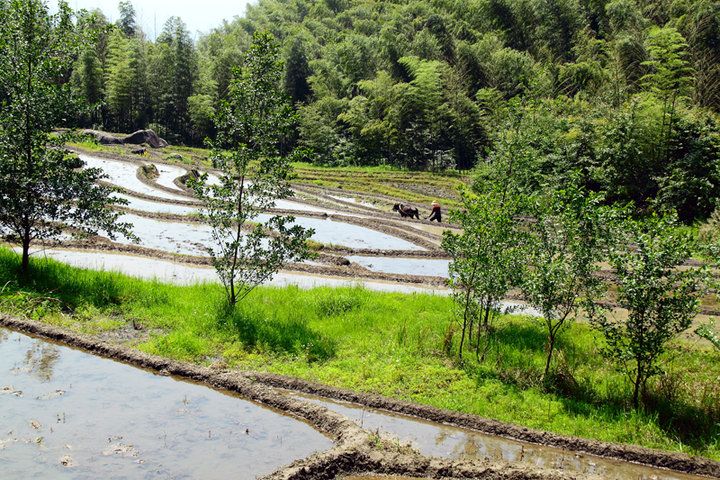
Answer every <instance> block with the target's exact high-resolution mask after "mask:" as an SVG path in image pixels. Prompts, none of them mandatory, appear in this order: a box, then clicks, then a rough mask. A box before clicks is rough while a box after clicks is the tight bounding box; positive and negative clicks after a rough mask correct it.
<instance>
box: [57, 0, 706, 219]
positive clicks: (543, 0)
mask: <svg viewBox="0 0 720 480" xmlns="http://www.w3.org/2000/svg"><path fill="white" fill-rule="evenodd" d="M120 13H121V15H120V20H119V21H118V22H117V23H116V24H110V23H109V22H108V21H107V19H106V18H105V17H104V15H103V14H102V13H101V12H98V11H95V12H80V14H79V17H78V25H79V28H80V29H81V30H82V32H83V33H84V35H86V38H87V39H88V41H87V42H86V43H85V44H86V46H87V48H86V49H85V50H84V51H83V52H82V54H81V55H80V57H79V58H78V59H77V61H76V64H75V68H74V71H73V74H72V78H71V82H72V84H73V88H74V91H75V92H76V96H77V97H78V98H79V99H81V100H82V101H80V102H79V104H83V103H85V104H89V105H92V108H89V109H88V108H83V109H79V110H78V112H77V114H76V115H75V118H74V120H73V124H74V126H82V127H86V126H94V127H98V128H104V129H108V130H115V131H130V130H133V129H136V128H144V127H148V126H149V127H151V128H153V129H155V130H156V131H157V132H158V133H159V134H160V135H162V136H165V137H166V138H168V140H170V141H171V142H176V143H184V144H190V145H202V144H203V142H204V139H205V138H206V137H213V136H214V132H213V116H214V112H215V110H216V109H217V107H218V105H220V103H221V102H222V100H223V99H224V98H225V96H226V94H227V92H228V85H229V84H230V82H231V79H232V78H233V71H234V69H235V68H236V67H237V65H239V64H240V63H241V61H242V58H243V54H244V52H245V51H246V49H247V48H248V46H249V44H250V41H251V38H252V34H253V33H254V32H255V31H257V30H267V31H270V32H271V33H272V34H273V35H274V36H275V38H276V39H277V40H278V41H279V42H280V44H281V47H282V57H283V60H284V65H285V75H284V87H285V89H286V91H287V93H288V94H289V95H290V97H291V98H292V100H293V102H294V106H295V109H296V111H297V114H298V122H297V125H296V127H295V128H294V129H293V132H292V133H291V134H290V135H289V138H287V139H285V140H284V141H283V149H284V151H285V152H286V153H289V152H293V153H294V155H296V156H297V158H299V159H302V160H305V161H309V162H313V163H317V164H324V165H383V164H385V165H391V166H395V167H402V168H409V169H429V170H442V169H448V168H457V169H470V168H477V169H478V170H479V175H478V176H477V183H476V185H477V187H478V188H479V189H481V190H482V185H483V184H484V183H485V182H487V181H490V180H492V179H493V178H497V177H500V178H504V177H505V176H506V175H507V167H508V164H507V162H508V161H510V160H512V162H511V163H512V172H513V175H512V178H509V179H508V180H509V181H511V183H512V186H513V187H514V188H516V189H517V190H518V191H519V192H525V193H532V192H534V191H537V189H539V188H542V187H543V186H547V185H553V184H557V183H558V182H560V183H562V182H563V181H566V180H567V178H568V175H569V174H570V172H572V175H573V176H575V177H577V176H579V177H580V178H581V181H582V182H583V183H584V184H585V186H586V187H587V188H590V189H592V190H596V191H603V192H605V193H606V194H607V197H608V198H609V199H611V200H614V201H632V202H633V203H634V204H635V205H636V206H637V208H638V209H640V210H647V209H654V208H658V207H659V206H662V208H671V209H675V210H677V212H678V213H679V215H680V217H681V218H682V219H683V220H685V221H693V220H695V219H698V218H700V219H702V218H706V217H707V216H709V215H710V214H711V213H712V211H713V210H714V208H715V205H716V201H717V199H718V197H720V172H719V171H718V164H719V163H720V134H719V131H720V129H719V128H718V112H720V2H718V1H711V0H661V1H648V0H610V1H605V0H423V1H393V0H384V1H378V0H260V1H259V2H258V3H257V4H254V5H252V6H250V7H249V8H248V11H247V14H246V15H245V16H244V17H242V18H237V19H236V20H234V21H232V22H229V23H224V24H223V25H221V26H219V27H218V28H216V29H215V30H213V31H212V32H210V33H208V34H206V35H204V36H201V37H200V38H199V39H198V40H197V41H193V39H192V37H191V35H190V34H189V32H188V31H187V28H186V27H185V25H184V23H183V22H182V20H181V19H179V18H176V17H173V18H171V19H170V20H168V22H167V23H166V24H165V26H164V28H163V31H162V33H161V34H160V35H159V36H158V38H157V39H156V40H155V41H150V40H148V39H147V38H146V36H145V35H144V34H143V32H142V31H141V30H140V29H139V27H138V26H137V22H136V21H135V14H134V10H133V7H132V5H131V4H130V3H128V2H121V3H120Z"/></svg>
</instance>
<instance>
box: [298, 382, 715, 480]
mask: <svg viewBox="0 0 720 480" xmlns="http://www.w3.org/2000/svg"><path fill="white" fill-rule="evenodd" d="M295 396H296V397H298V398H302V399H305V400H308V401H310V402H313V403H316V404H319V405H323V406H325V407H327V408H328V409H330V410H333V411H335V412H338V413H340V414H342V415H345V416H347V417H348V418H351V419H352V420H354V421H355V422H357V423H358V424H359V425H361V426H362V427H363V428H365V429H368V430H371V431H378V430H379V431H381V432H386V433H389V434H390V435H392V436H395V437H396V438H398V439H399V440H400V441H401V442H408V443H410V444H411V445H413V446H414V447H415V448H417V449H418V451H420V453H422V454H424V455H426V456H432V457H444V458H460V459H461V458H466V459H478V458H479V459H487V460H489V461H492V462H505V463H509V464H519V465H526V466H533V467H541V468H554V469H560V470H563V471H566V472H570V473H572V474H582V475H595V476H597V477H599V478H603V479H607V480H691V479H693V480H699V479H702V478H706V477H699V476H695V475H686V474H681V473H675V472H670V471H667V470H663V469H658V468H652V467H645V466H641V465H636V464H632V463H627V462H621V461H616V460H610V459H606V458H602V457H597V456H594V455H586V454H579V453H574V452H568V451H565V450H561V449H558V448H553V447H544V446H540V445H536V444H531V443H525V442H520V441H516V440H510V439H507V438H503V437H496V436H491V435H485V434H482V433H479V432H477V431H473V430H469V429H464V428H458V427H452V426H449V425H443V424H438V423H432V422H426V421H423V420H420V419H417V418H413V417H408V416H403V415H393V414H390V413H386V412H380V411H377V410H372V409H367V408H362V407H361V406H358V405H354V404H351V403H347V402H336V401H329V400H326V399H320V398H317V397H310V396H304V395H303V396H300V395H295ZM365 478H368V477H365ZM370 478H372V477H370Z"/></svg>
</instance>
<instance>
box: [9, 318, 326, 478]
mask: <svg viewBox="0 0 720 480" xmlns="http://www.w3.org/2000/svg"><path fill="white" fill-rule="evenodd" d="M0 372H2V374H1V375H0V379H1V380H0V383H2V385H0V424H2V427H3V430H2V431H1V432H0V471H2V477H3V478H8V479H10V478H17V479H20V478H53V479H62V478H67V479H70V478H72V479H84V478H87V479H95V478H174V479H184V478H188V479H189V478H203V479H221V478H243V479H250V478H255V477H257V476H258V475H266V474H269V473H272V472H273V471H274V470H276V469H278V468H280V467H282V466H283V465H285V464H287V463H290V462H292V461H294V460H297V459H300V458H304V457H306V456H308V455H310V454H312V453H314V452H317V451H321V450H325V449H328V448H329V447H330V446H331V445H332V443H331V441H330V439H328V438H326V437H325V436H323V435H322V434H320V433H319V432H317V431H315V430H314V429H313V428H311V427H310V426H309V425H307V424H305V423H303V422H301V421H298V420H296V419H293V418H290V417H288V416H285V415H282V414H280V413H278V412H276V411H273V410H270V409H267V408H264V407H261V406H259V405H257V404H254V403H252V402H249V401H247V400H243V399H241V398H239V397H237V396H234V395H230V394H225V393H221V392H218V391H216V390H212V389H209V388H206V387H203V386H201V385H196V384H192V383H187V382H184V381H179V380H176V379H174V378H171V377H166V376H160V375H156V374H153V373H150V372H148V371H144V370H140V369H137V368H134V367H131V366H128V365H124V364H121V363H117V362H114V361H111V360H106V359H102V358H99V357H95V356H93V355H90V354H88V353H84V352H81V351H78V350H73V349H70V348H68V347H63V346H59V345H56V344H53V343H49V342H47V341H44V340H39V339H35V338H31V337H28V336H26V335H22V334H19V333H16V332H13V331H8V330H0Z"/></svg>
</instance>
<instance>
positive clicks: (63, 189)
mask: <svg viewBox="0 0 720 480" xmlns="http://www.w3.org/2000/svg"><path fill="white" fill-rule="evenodd" d="M76 52H77V41H76V38H75V33H74V30H73V23H72V16H71V11H70V9H69V8H68V7H67V4H65V3H64V2H61V3H60V6H59V12H58V13H57V14H54V15H51V14H50V13H48V10H47V7H46V6H45V4H44V3H43V2H42V1H40V0H2V1H0V231H2V232H6V233H10V234H12V235H13V236H14V237H16V238H17V239H19V242H20V243H21V246H22V264H21V265H22V267H21V268H22V272H23V274H27V273H28V272H29V270H28V269H29V256H30V248H31V245H32V244H33V243H35V242H38V241H42V240H44V239H51V238H56V237H57V236H58V235H60V234H61V233H62V232H63V231H66V230H67V229H68V228H69V229H71V231H76V232H78V231H79V232H87V233H98V232H101V231H102V232H106V233H107V234H109V235H110V236H111V237H112V236H114V234H115V233H122V234H125V235H129V230H128V225H125V224H119V223H118V222H117V220H118V216H119V214H118V213H117V212H116V211H115V210H112V209H111V208H110V207H111V206H112V205H113V204H116V203H120V201H119V200H117V199H115V198H113V197H112V196H111V195H110V193H111V190H110V189H108V188H106V187H103V186H100V185H98V184H97V181H98V180H100V179H102V178H103V176H102V172H101V171H100V170H98V169H85V170H77V167H78V164H77V158H75V159H73V158H72V157H70V156H69V155H68V154H67V152H66V151H65V149H64V148H63V145H62V143H61V142H60V141H59V140H57V139H54V138H51V136H50V133H51V131H52V129H53V127H54V126H55V125H57V124H59V123H60V122H62V121H64V120H65V115H66V105H67V103H68V101H69V98H70V95H69V82H68V78H67V77H68V73H69V71H70V65H71V63H72V61H73V58H74V56H75V54H76Z"/></svg>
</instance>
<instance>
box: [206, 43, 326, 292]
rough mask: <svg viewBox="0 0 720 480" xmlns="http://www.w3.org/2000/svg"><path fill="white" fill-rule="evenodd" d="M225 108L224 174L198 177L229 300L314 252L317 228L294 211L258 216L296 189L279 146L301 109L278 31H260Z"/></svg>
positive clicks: (216, 154) (217, 149)
mask: <svg viewBox="0 0 720 480" xmlns="http://www.w3.org/2000/svg"><path fill="white" fill-rule="evenodd" d="M234 75H235V77H234V79H233V81H232V83H231V85H230V90H229V92H228V96H227V99H226V100H225V101H224V103H223V105H222V108H220V110H219V112H218V115H217V118H216V127H217V131H218V135H217V139H216V140H215V142H214V144H213V147H214V150H213V161H214V163H215V166H216V167H217V168H218V169H219V170H220V172H221V173H220V176H219V181H217V182H213V181H211V180H210V177H209V176H208V175H207V174H204V175H202V176H201V177H200V178H199V179H197V180H196V181H194V182H192V183H193V188H194V191H195V193H196V194H197V196H198V197H199V198H200V199H201V201H202V202H203V209H202V212H201V214H202V217H203V218H204V219H205V221H206V222H207V223H208V224H209V225H210V227H211V232H212V234H211V236H212V244H211V246H209V247H208V253H209V254H210V256H211V258H212V262H213V265H214V267H215V269H216V270H217V272H218V276H219V277H220V280H221V282H222V284H223V285H224V287H225V290H226V293H227V301H228V303H229V304H230V305H235V304H236V303H237V302H239V301H241V300H242V299H243V298H245V297H246V296H247V295H248V294H249V293H250V292H251V291H252V290H253V289H254V288H255V287H256V286H258V285H260V284H262V283H263V282H265V281H267V280H269V279H270V278H272V276H273V275H274V274H275V273H276V272H277V271H278V270H279V269H280V268H281V267H282V266H283V265H284V264H285V263H287V262H290V261H302V260H304V259H306V258H308V257H309V255H310V252H309V250H308V247H307V240H308V239H309V238H310V236H311V235H312V234H313V231H312V230H311V229H304V228H302V227H300V226H299V225H292V223H293V221H294V218H293V217H288V216H278V215H275V216H272V217H271V218H269V219H268V220H267V221H265V222H260V221H259V215H260V214H261V213H262V212H264V211H266V210H268V209H270V208H272V207H274V206H275V201H276V200H277V199H280V198H286V197H290V196H292V194H293V192H292V190H291V188H290V176H291V172H292V169H291V165H290V161H289V159H288V158H287V157H286V156H282V155H281V154H280V145H281V142H282V140H283V139H284V138H285V137H286V135H287V134H288V132H289V128H290V127H291V125H292V123H293V121H294V116H293V111H292V107H291V105H290V102H289V100H288V98H287V95H286V94H285V92H284V90H283V89H282V83H281V82H282V78H283V77H282V76H283V65H282V62H281V61H280V60H279V52H278V45H277V43H276V42H275V40H274V38H273V37H272V35H270V34H269V33H266V32H256V33H255V35H254V37H253V43H252V46H251V47H250V49H249V50H248V52H247V54H246V57H245V62H244V64H243V66H242V67H241V68H238V69H236V70H235V72H234Z"/></svg>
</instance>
